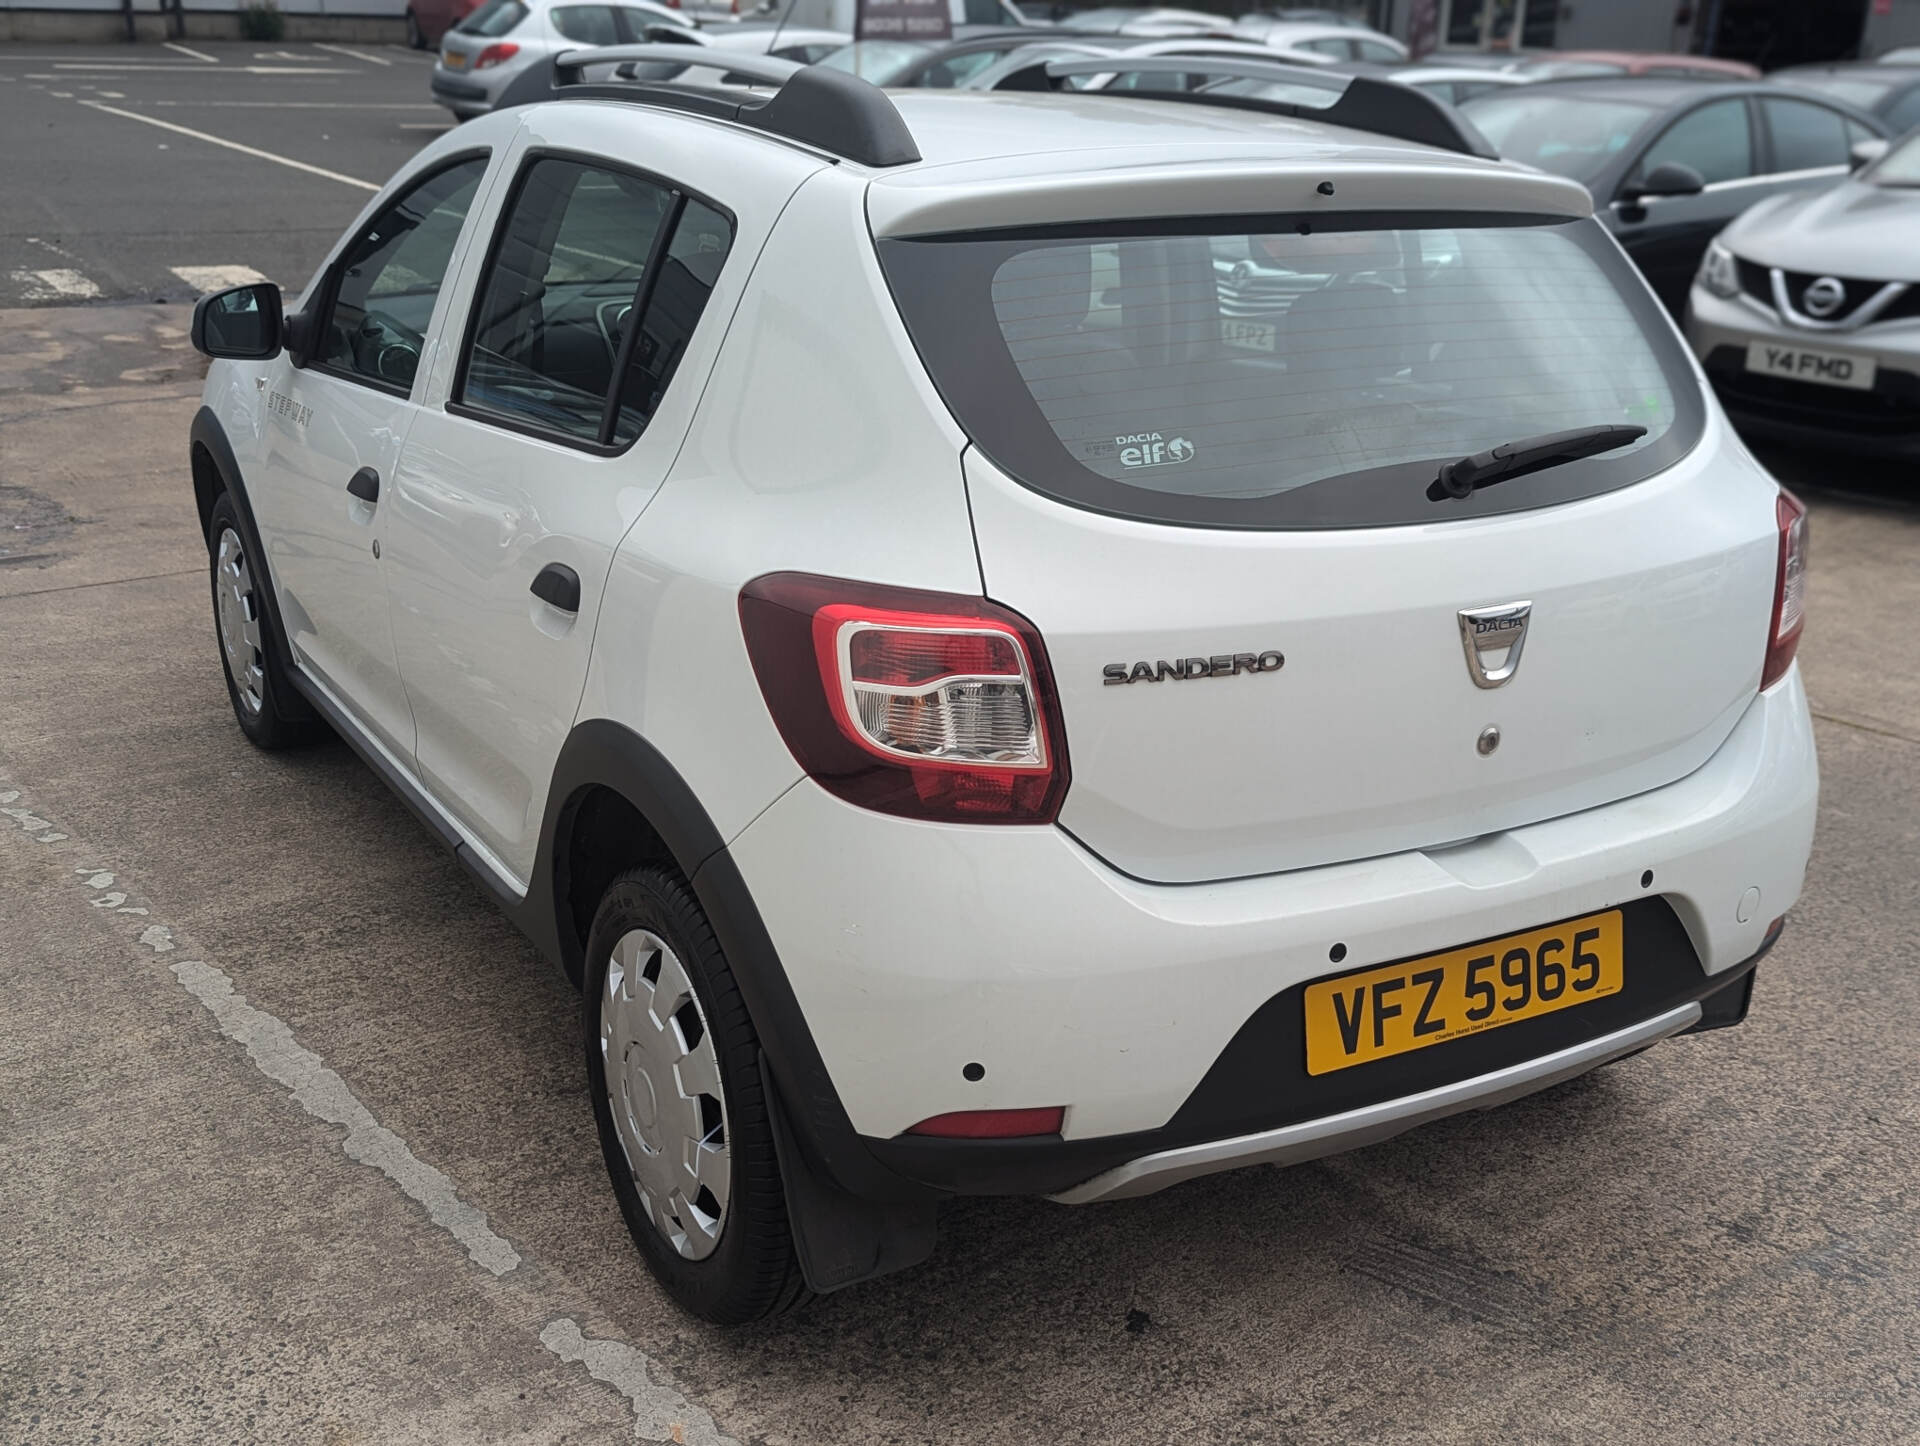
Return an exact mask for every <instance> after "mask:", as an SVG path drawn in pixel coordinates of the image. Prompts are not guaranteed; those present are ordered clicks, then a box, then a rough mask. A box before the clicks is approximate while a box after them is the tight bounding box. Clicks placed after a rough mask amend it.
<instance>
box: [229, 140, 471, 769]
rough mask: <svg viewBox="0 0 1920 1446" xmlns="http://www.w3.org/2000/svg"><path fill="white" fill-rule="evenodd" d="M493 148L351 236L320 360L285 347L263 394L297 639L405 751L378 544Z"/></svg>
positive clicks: (405, 720)
mask: <svg viewBox="0 0 1920 1446" xmlns="http://www.w3.org/2000/svg"><path fill="white" fill-rule="evenodd" d="M486 167H487V161H486V158H485V157H484V156H481V157H471V158H468V159H466V160H462V161H459V162H456V163H454V164H453V165H450V166H448V167H446V168H444V169H442V170H439V171H437V172H435V173H434V174H432V175H430V176H428V177H426V178H425V179H424V180H422V181H420V182H419V183H418V184H417V185H415V186H414V187H413V188H412V189H410V190H408V191H407V192H405V193H404V194H403V195H401V196H400V197H399V198H398V199H397V200H395V201H394V202H393V204H392V205H390V206H387V207H385V208H384V209H383V210H382V211H381V212H380V214H379V215H378V216H377V217H375V219H374V220H373V221H372V222H371V223H370V224H369V225H368V226H367V227H365V228H364V229H363V230H362V231H361V232H360V233H359V234H358V235H356V236H355V237H354V238H353V239H352V240H351V241H350V242H348V244H347V246H346V248H345V250H344V251H343V252H342V253H341V255H340V257H339V261H338V264H337V267H336V268H335V269H334V271H333V273H331V274H335V275H337V276H338V281H337V283H336V284H334V285H333V286H332V288H331V289H332V292H333V294H332V296H331V297H328V296H327V295H325V294H324V291H323V294H322V295H321V296H319V297H318V298H317V299H316V304H317V305H322V306H325V307H326V318H325V322H324V327H323V331H322V337H321V341H320V343H319V346H318V349H317V351H316V353H315V355H314V357H313V359H312V361H311V362H310V363H309V364H308V365H307V366H305V367H302V368H296V367H294V366H292V365H291V364H290V363H289V362H288V361H287V360H286V359H285V357H284V356H283V357H282V358H281V360H280V361H279V363H278V364H277V365H276V366H274V367H273V368H271V369H269V370H268V371H267V373H266V375H265V376H264V377H263V378H261V379H260V381H259V382H258V383H257V384H258V385H259V386H260V388H261V390H262V391H263V392H266V393H267V397H266V402H267V405H266V408H265V417H266V428H267V433H268V436H267V448H266V455H267V462H266V465H267V472H268V476H267V477H266V478H265V479H264V481H265V485H263V486H261V487H258V488H256V489H255V494H256V495H255V497H254V498H253V501H254V504H255V511H256V520H257V521H258V522H259V523H260V527H261V532H262V535H263V536H264V537H265V538H266V539H267V547H268V557H269V560H270V565H271V568H272V572H273V578H274V583H275V586H276V588H277V589H278V592H279V596H280V612H281V616H282V618H283V619H284V620H285V623H286V628H287V635H288V641H289V642H290V643H291V645H292V647H293V652H294V656H295V658H296V660H297V661H298V662H299V664H300V666H301V668H302V669H304V670H305V671H306V672H307V674H308V675H309V676H311V677H313V678H314V679H316V680H317V681H318V682H320V683H321V684H323V685H324V686H325V687H326V688H327V690H328V691H329V692H330V693H332V694H333V696H334V698H335V700H336V701H337V702H338V703H339V704H340V705H341V706H342V707H343V708H345V709H346V710H347V711H348V712H349V713H350V714H352V715H353V716H354V717H355V718H356V720H357V721H358V722H360V723H361V724H362V725H363V726H365V727H366V728H367V729H368V730H369V731H370V732H372V733H373V734H375V735H376V736H377V737H378V738H379V739H380V741H381V742H382V743H384V744H385V745H386V746H387V747H388V748H390V749H392V750H393V751H394V752H395V753H396V754H397V755H398V756H399V757H401V758H403V759H407V758H411V756H412V753H413V718H412V714H411V712H410V710H409V709H408V706H407V699H406V694H405V691H404V690H403V688H402V687H401V683H400V671H399V667H398V664H397V662H396V660H395V656H394V648H393V633H392V629H391V627H390V626H389V624H388V621H387V594H386V585H385V582H384V580H383V577H384V573H385V570H386V569H385V565H384V563H383V562H382V559H381V557H380V551H379V545H380V538H381V532H382V530H383V524H384V522H385V519H386V513H387V510H388V509H387V496H388V489H389V488H390V486H391V484H392V479H393V475H394V472H395V467H396V463H397V462H398V460H399V456H400V448H401V445H402V443H403V442H404V441H405V440H406V435H407V430H408V427H409V426H410V425H411V423H412V421H413V418H414V415H415V413H416V412H417V410H418V408H417V407H416V406H415V405H414V404H413V402H412V400H411V393H412V388H413V381H414V373H415V372H416V370H417V369H418V367H419V363H420V357H421V351H422V347H423V345H424V340H425V337H426V335H427V332H428V329H429V326H430V323H431V320H432V316H433V311H434V305H435V301H436V299H437V297H438V296H439V293H440V288H441V283H442V281H443V280H444V279H445V277H446V275H447V271H448V268H449V266H450V265H451V264H452V261H453V259H454V256H455V252H456V250H457V248H458V246H459V243H460V238H461V235H462V232H463V229H464V225H465V221H466V216H467V212H468V210H469V208H470V207H471V205H472V202H473V198H474V194H475V191H476V189H477V188H478V186H479V184H480V180H481V178H482V176H483V175H484V174H485V172H486Z"/></svg>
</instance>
